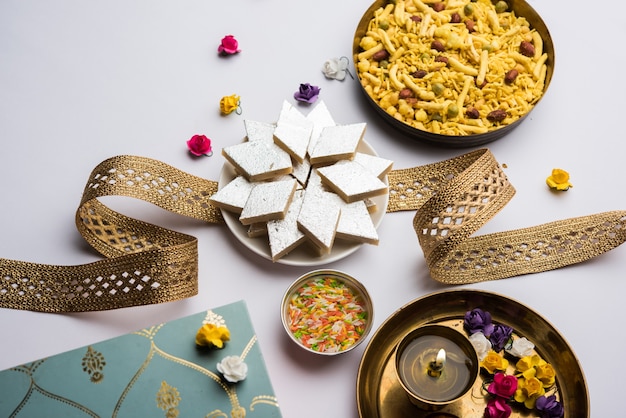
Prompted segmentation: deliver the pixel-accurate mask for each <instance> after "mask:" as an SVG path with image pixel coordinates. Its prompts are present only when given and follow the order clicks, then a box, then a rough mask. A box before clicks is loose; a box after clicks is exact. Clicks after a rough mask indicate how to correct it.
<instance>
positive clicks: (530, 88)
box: [356, 0, 548, 136]
mask: <svg viewBox="0 0 626 418" xmlns="http://www.w3.org/2000/svg"><path fill="white" fill-rule="evenodd" d="M440 4H441V3H440ZM433 6H434V3H433V2H432V1H431V2H428V1H424V0H395V1H393V2H390V3H388V4H386V5H385V6H384V7H380V8H379V9H377V10H376V11H375V12H374V16H373V18H372V19H371V20H370V22H369V24H368V28H367V31H366V33H365V36H363V37H362V38H361V39H360V41H359V46H360V48H361V51H360V52H359V53H358V54H357V57H356V60H357V65H356V67H357V73H358V75H359V79H360V82H361V84H362V86H363V87H364V89H365V91H366V93H367V94H368V95H369V96H370V97H371V98H372V99H373V100H374V102H376V103H377V104H378V106H380V107H381V108H382V109H383V110H385V111H386V112H387V113H388V114H389V115H391V116H392V117H394V118H395V119H397V120H398V121H400V122H403V123H405V124H408V125H409V126H412V127H414V128H417V129H419V130H424V131H428V132H432V133H437V134H442V135H454V136H463V135H473V134H481V133H486V132H488V131H492V130H495V129H498V128H499V127H502V126H505V125H509V124H511V123H513V122H515V121H516V120H518V119H519V118H521V117H522V116H523V115H525V114H526V113H528V112H529V111H530V110H531V109H532V107H533V106H534V105H535V104H536V103H537V101H538V100H539V99H540V98H541V96H542V94H543V92H544V86H545V79H546V73H547V67H546V66H547V58H548V57H547V54H546V53H545V52H544V51H543V40H542V39H541V36H540V35H539V33H537V31H536V30H535V29H533V28H532V27H531V26H530V24H529V22H528V21H527V20H526V19H525V18H524V17H520V16H516V14H515V13H514V12H513V11H510V10H504V11H503V10H502V9H503V8H504V7H503V2H502V1H500V2H498V5H497V6H496V5H494V4H493V3H492V1H491V0H477V1H470V0H448V1H447V2H446V4H445V8H444V9H443V10H440V11H436V10H435V8H434V7H433ZM506 6H507V7H506V9H508V5H506ZM468 20H471V23H469V24H467V23H466V21H468ZM470 28H471V29H472V30H470ZM435 41H438V42H439V44H438V45H443V50H441V48H439V49H436V48H435V47H434V46H433V45H435V44H433V42H435ZM523 41H526V42H530V43H531V44H532V46H533V47H534V53H533V55H532V56H527V55H524V54H522V53H521V52H520V44H521V43H522V42H523ZM384 51H386V53H385V52H384ZM381 54H382V55H381ZM513 69H515V70H516V71H517V72H516V73H515V75H516V76H515V78H514V80H512V81H511V80H510V79H507V78H506V77H507V73H508V72H509V71H510V70H513ZM509 78H512V77H511V76H509ZM469 109H472V111H471V112H468V110H469ZM496 110H497V111H500V113H502V112H501V111H504V112H506V113H505V114H506V116H505V117H504V118H503V119H502V118H500V119H499V120H492V119H493V118H489V119H488V117H487V116H488V115H489V114H490V113H491V112H493V111H496ZM468 115H469V116H468Z"/></svg>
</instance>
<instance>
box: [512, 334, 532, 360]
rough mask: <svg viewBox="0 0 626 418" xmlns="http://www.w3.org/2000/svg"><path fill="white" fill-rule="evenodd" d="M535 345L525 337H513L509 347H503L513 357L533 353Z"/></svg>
mask: <svg viewBox="0 0 626 418" xmlns="http://www.w3.org/2000/svg"><path fill="white" fill-rule="evenodd" d="M534 348H535V345H534V344H533V343H531V342H530V341H528V340H527V339H526V337H522V338H515V339H514V340H513V344H511V346H510V347H508V348H505V351H506V352H507V353H509V354H510V355H512V356H515V357H519V358H522V357H526V356H530V355H531V354H532V353H533V349H534Z"/></svg>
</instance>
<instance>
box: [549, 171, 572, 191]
mask: <svg viewBox="0 0 626 418" xmlns="http://www.w3.org/2000/svg"><path fill="white" fill-rule="evenodd" d="M546 183H547V184H548V186H550V188H552V189H556V190H562V191H565V190H568V189H569V188H570V187H574V186H573V185H572V183H570V182H569V173H568V172H567V171H565V170H561V169H560V168H554V169H552V174H551V175H550V177H548V178H547V179H546Z"/></svg>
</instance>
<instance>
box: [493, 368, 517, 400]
mask: <svg viewBox="0 0 626 418" xmlns="http://www.w3.org/2000/svg"><path fill="white" fill-rule="evenodd" d="M516 390H517V377H515V376H512V375H505V374H504V373H496V374H495V375H494V376H493V382H491V384H490V385H489V387H488V388H487V392H489V393H491V394H492V395H496V396H499V397H501V398H504V399H509V398H510V397H511V396H513V394H515V391H516Z"/></svg>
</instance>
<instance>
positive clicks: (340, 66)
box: [322, 58, 348, 81]
mask: <svg viewBox="0 0 626 418" xmlns="http://www.w3.org/2000/svg"><path fill="white" fill-rule="evenodd" d="M347 69H348V60H345V59H341V58H331V59H329V60H328V61H326V62H325V63H324V67H322V72H323V73H324V75H325V76H326V78H331V79H335V80H339V81H341V80H343V79H344V78H346V72H347Z"/></svg>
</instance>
